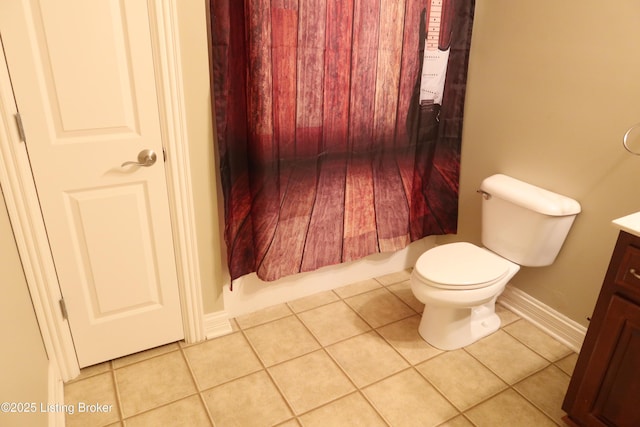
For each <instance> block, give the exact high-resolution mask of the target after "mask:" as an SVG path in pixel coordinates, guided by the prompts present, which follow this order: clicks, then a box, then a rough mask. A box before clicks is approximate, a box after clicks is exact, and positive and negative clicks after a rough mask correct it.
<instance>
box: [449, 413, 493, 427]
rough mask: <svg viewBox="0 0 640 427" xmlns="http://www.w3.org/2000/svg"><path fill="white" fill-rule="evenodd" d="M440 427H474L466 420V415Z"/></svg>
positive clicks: (459, 416)
mask: <svg viewBox="0 0 640 427" xmlns="http://www.w3.org/2000/svg"><path fill="white" fill-rule="evenodd" d="M438 427H473V424H472V423H471V421H469V420H468V419H466V418H465V417H464V415H458V416H457V417H455V418H453V419H451V420H449V421H447V422H446V423H444V424H440V425H439V426H438ZM496 427H497V426H496Z"/></svg>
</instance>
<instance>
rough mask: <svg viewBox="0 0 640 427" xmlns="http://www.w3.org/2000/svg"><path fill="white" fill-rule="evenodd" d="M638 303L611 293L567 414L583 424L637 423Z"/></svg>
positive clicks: (639, 405)
mask: <svg viewBox="0 0 640 427" xmlns="http://www.w3.org/2000/svg"><path fill="white" fill-rule="evenodd" d="M639 365H640V306H638V305H637V304H635V303H633V302H631V301H629V300H627V299H625V298H623V297H621V296H619V295H613V296H612V298H611V300H610V303H609V307H608V309H607V312H606V315H605V319H604V322H603V324H602V329H601V333H600V334H599V337H598V340H597V341H596V344H595V346H594V349H593V352H592V353H591V358H590V360H589V364H588V367H587V369H586V371H585V374H584V377H583V378H584V379H583V382H582V385H581V386H580V388H579V390H578V392H577V396H576V399H575V402H576V404H575V407H574V409H573V410H572V411H571V413H570V418H571V419H572V420H573V421H576V422H578V423H580V425H584V426H611V425H614V426H619V427H622V426H640V374H639V373H638V372H639V369H638V366H639Z"/></svg>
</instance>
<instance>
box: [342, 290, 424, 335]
mask: <svg viewBox="0 0 640 427" xmlns="http://www.w3.org/2000/svg"><path fill="white" fill-rule="evenodd" d="M345 302H346V303H347V304H349V305H350V306H351V308H353V309H354V310H355V311H356V312H358V314H359V315H360V316H362V318H363V319H364V320H366V321H367V323H369V324H370V325H371V326H372V327H374V328H378V327H380V326H383V325H387V324H389V323H392V322H395V321H397V320H401V319H404V318H407V317H409V316H412V315H414V314H416V313H415V312H414V311H413V310H412V309H411V308H410V307H409V306H408V305H406V304H405V303H404V302H402V301H401V300H400V299H399V298H398V297H396V296H395V295H394V294H392V293H391V292H389V291H388V290H387V289H377V290H374V291H369V292H367V293H364V294H360V295H356V296H353V297H350V298H347V299H345Z"/></svg>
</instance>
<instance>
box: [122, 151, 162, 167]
mask: <svg viewBox="0 0 640 427" xmlns="http://www.w3.org/2000/svg"><path fill="white" fill-rule="evenodd" d="M156 160H158V156H157V155H156V152H155V151H153V150H149V149H146V150H142V151H141V152H139V153H138V161H137V162H124V163H123V164H122V165H120V167H125V166H129V165H134V166H144V167H146V168H148V167H149V166H151V165H153V164H154V163H155V162H156Z"/></svg>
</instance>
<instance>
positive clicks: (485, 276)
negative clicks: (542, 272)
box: [410, 242, 520, 350]
mask: <svg viewBox="0 0 640 427" xmlns="http://www.w3.org/2000/svg"><path fill="white" fill-rule="evenodd" d="M519 269H520V266H519V265H518V264H514V263H513V262H511V261H508V260H506V259H504V258H502V257H500V256H499V255H496V254H494V253H492V252H491V251H489V250H487V249H485V248H480V247H478V246H475V245H473V244H471V243H467V242H460V243H450V244H447V245H442V246H437V247H435V248H433V249H430V250H429V251H427V252H425V253H424V254H422V255H421V256H420V258H419V259H418V261H417V262H416V265H415V267H414V269H413V272H412V273H411V280H410V283H411V290H412V292H413V294H414V296H415V297H416V298H417V299H418V300H419V301H420V302H422V303H423V304H424V305H425V309H424V312H423V314H422V320H421V321H420V326H419V328H418V332H419V334H420V336H422V338H423V339H424V340H425V341H427V342H428V343H429V344H431V345H432V346H434V347H436V348H439V349H441V350H454V349H457V348H461V347H464V346H467V345H469V344H471V343H473V342H475V341H477V340H478V339H480V338H482V337H485V336H487V335H489V334H491V333H493V332H495V331H496V330H497V329H498V328H499V327H500V319H499V317H498V316H497V315H496V314H495V308H494V306H495V301H496V298H497V297H498V296H499V295H500V294H501V293H502V291H503V290H504V288H505V286H506V284H507V283H508V282H509V280H510V279H511V278H512V277H513V276H514V275H515V274H516V273H517V272H518V270H519Z"/></svg>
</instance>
